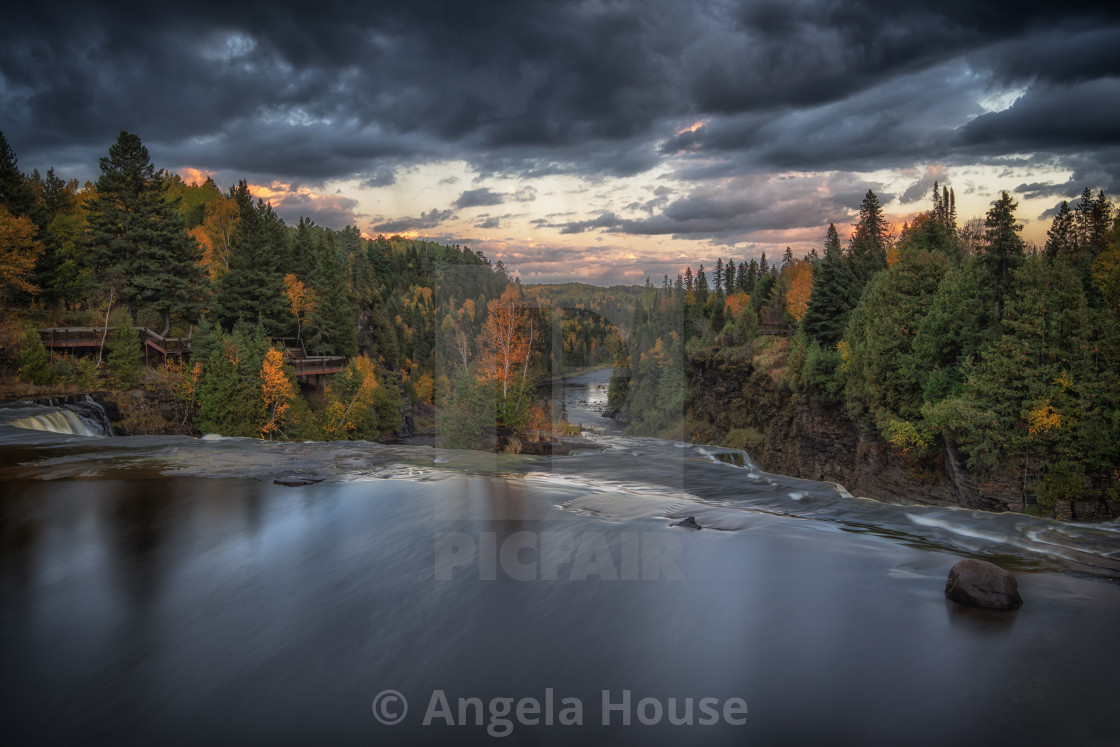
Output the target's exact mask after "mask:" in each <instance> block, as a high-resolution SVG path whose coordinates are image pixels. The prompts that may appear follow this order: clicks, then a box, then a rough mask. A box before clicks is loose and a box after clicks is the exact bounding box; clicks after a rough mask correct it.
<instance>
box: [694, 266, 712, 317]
mask: <svg viewBox="0 0 1120 747" xmlns="http://www.w3.org/2000/svg"><path fill="white" fill-rule="evenodd" d="M693 286H694V288H695V290H696V303H698V304H699V305H700V307H701V308H703V306H704V304H705V303H707V301H708V276H707V275H706V274H704V265H700V269H698V270H697V271H696V280H695V282H694V283H693Z"/></svg>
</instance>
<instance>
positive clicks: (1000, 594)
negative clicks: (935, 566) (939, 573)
mask: <svg viewBox="0 0 1120 747" xmlns="http://www.w3.org/2000/svg"><path fill="white" fill-rule="evenodd" d="M945 596H947V597H949V599H952V600H953V601H954V602H958V603H960V604H967V605H969V606H971V607H985V608H987V609H992V610H1013V609H1018V608H1019V607H1022V606H1023V598H1022V597H1020V596H1019V582H1018V581H1016V580H1015V577H1014V576H1012V575H1011V573H1010V572H1009V571H1005V570H1004V569H1002V568H1000V567H999V566H998V565H995V564H994V563H988V562H986V561H983V560H973V559H972V558H967V559H965V560H962V561H961V562H959V563H957V564H956V565H955V566H953V568H952V569H951V570H950V571H949V580H948V581H947V582H946V584H945Z"/></svg>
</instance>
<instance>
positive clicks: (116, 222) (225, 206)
mask: <svg viewBox="0 0 1120 747" xmlns="http://www.w3.org/2000/svg"><path fill="white" fill-rule="evenodd" d="M99 167H100V175H99V177H98V179H97V180H96V182H94V183H86V184H85V185H79V184H78V183H77V181H75V180H69V181H67V180H65V179H63V178H62V177H61V176H59V175H57V174H55V172H54V169H53V168H52V169H50V170H48V171H47V173H46V174H45V175H42V174H39V173H38V171H34V172H32V173H31V174H24V173H22V172H21V171H20V170H19V165H18V159H17V156H16V154H15V152H14V151H13V150H12V148H11V147H10V146H9V144H8V143H7V141H6V140H4V139H3V135H2V133H0V293H2V294H3V309H4V312H3V319H2V320H0V372H2V373H3V375H4V377H5V379H6V380H7V381H9V386H8V388H9V390H10V391H11V393H16V394H24V395H26V394H36V393H38V394H42V393H46V392H65V391H92V390H95V389H113V390H122V391H123V390H128V389H132V388H135V387H141V388H144V389H148V390H154V391H156V392H158V393H159V394H160V395H161V397H163V398H164V399H172V400H173V401H174V402H175V403H176V405H177V412H179V413H181V417H180V421H181V422H180V428H179V429H180V430H181V431H182V432H186V433H193V434H200V433H217V434H221V435H227V436H250V437H264V438H288V439H374V438H383V437H390V436H392V435H393V434H396V433H399V432H400V431H401V428H402V423H403V422H404V421H405V420H406V419H410V418H413V417H415V418H416V419H417V420H418V422H419V425H420V426H429V427H430V426H431V425H432V421H433V419H434V418H435V416H436V413H437V412H438V413H440V417H441V423H440V426H441V427H440V433H441V436H442V437H443V439H444V442H445V443H446V445H449V446H470V445H479V444H482V443H483V442H484V441H485V435H486V430H487V429H488V428H490V429H492V428H494V427H505V428H508V429H511V430H513V431H517V430H523V429H525V428H527V427H529V426H530V425H533V426H535V427H553V426H555V425H558V424H557V423H554V422H553V420H554V418H553V417H552V414H551V413H546V412H544V411H543V410H542V409H541V408H540V407H539V406H537V404H536V402H535V398H534V397H533V388H534V386H535V385H536V384H537V383H538V382H540V381H542V380H544V379H547V378H549V377H550V376H552V375H555V374H556V373H559V372H563V371H564V370H566V369H568V368H572V367H583V366H590V365H603V364H609V363H610V362H611V361H612V360H613V359H614V358H616V357H617V349H618V347H619V344H620V338H619V334H618V332H617V330H616V329H615V328H614V327H613V326H612V325H610V324H609V323H606V322H604V321H603V319H602V317H601V316H599V315H597V314H595V313H592V311H591V307H590V306H588V305H587V303H591V301H592V299H591V297H590V296H587V295H586V294H584V296H580V297H579V298H576V296H571V295H570V294H569V296H564V297H560V298H557V299H553V298H551V297H549V296H548V293H547V292H544V291H542V292H539V293H537V294H536V295H533V296H530V295H529V294H526V293H524V292H523V291H522V289H521V287H520V284H519V283H517V282H515V281H512V280H511V279H510V277H509V274H508V272H507V271H506V268H505V267H504V266H503V265H502V263H501V262H497V263H492V262H491V261H490V260H489V259H488V258H487V257H486V256H485V255H483V254H482V253H481V252H476V251H472V250H471V249H469V248H467V247H461V246H457V245H450V246H449V245H441V244H437V243H434V242H430V241H424V240H412V239H406V238H402V237H400V236H391V237H385V236H377V237H374V238H363V237H362V235H361V233H360V232H359V231H358V229H357V228H354V227H352V226H347V227H346V228H343V229H341V230H332V229H329V228H325V227H322V226H318V225H316V224H315V223H313V222H312V221H310V220H307V219H303V218H301V219H300V220H299V221H298V223H297V224H296V225H293V226H289V225H285V223H284V221H283V220H282V219H281V218H280V217H279V216H278V215H277V214H276V213H275V212H274V211H273V209H272V206H271V205H269V204H268V203H267V202H265V201H264V200H262V199H259V198H257V199H254V198H253V195H252V194H251V191H250V187H249V185H248V183H247V182H246V181H244V180H242V181H240V182H239V183H238V184H236V185H233V186H231V187H230V188H229V189H228V190H227V191H224V192H223V191H222V190H221V189H220V188H219V187H218V186H217V185H216V184H215V183H214V182H213V181H212V180H210V179H206V180H205V181H203V182H201V183H198V184H189V183H186V182H185V181H184V180H183V179H181V178H180V177H179V176H178V175H176V174H173V173H169V172H167V171H164V170H158V169H156V167H155V166H154V165H153V164H152V163H151V161H150V158H149V154H148V151H147V149H146V148H145V147H144V145H143V143H142V142H141V140H140V138H139V137H138V136H136V135H134V134H132V133H128V132H121V133H120V135H119V136H118V138H117V140H116V142H114V143H113V144H112V145H111V146H110V147H109V149H108V153H107V155H106V156H105V157H103V158H101V160H100V162H99ZM577 295H579V294H577ZM585 302H586V303H585ZM52 327H67V328H69V327H89V328H102V329H105V330H106V332H105V334H104V340H103V345H101V346H99V347H97V348H96V349H93V350H79V349H74V350H71V351H58V350H48V349H46V348H45V347H44V345H43V342H42V339H41V335H40V333H39V332H38V330H39V329H44V328H52ZM142 328H147V329H150V330H152V331H154V332H156V333H157V334H158V335H161V336H164V337H173V338H176V339H183V338H185V339H187V340H189V354H187V355H183V356H166V360H161V365H158V366H154V367H146V366H144V365H143V364H142V360H143V359H144V358H145V357H146V354H147V352H148V351H146V350H143V349H142V344H141V337H140V334H139V330H141V329H142ZM293 355H296V356H301V357H302V356H320V355H329V356H345V357H346V365H345V367H344V368H343V370H342V371H340V372H339V373H337V374H335V375H333V376H332V377H330V379H329V381H326V382H319V383H320V384H322V385H321V386H315V385H314V384H315V383H316V382H307V381H299V380H298V379H297V377H296V375H295V373H294V371H293V369H292V366H291V365H290V364H291V360H292V356H293ZM17 379H18V381H19V382H20V383H21V385H22V388H19V387H18V386H17V387H16V388H14V389H13V388H12V384H13V383H14V381H15V380H17ZM125 399H127V398H125ZM132 425H133V429H134V430H138V431H142V430H144V429H146V428H147V429H150V428H153V427H156V426H154V425H153V424H152V423H133V424H132Z"/></svg>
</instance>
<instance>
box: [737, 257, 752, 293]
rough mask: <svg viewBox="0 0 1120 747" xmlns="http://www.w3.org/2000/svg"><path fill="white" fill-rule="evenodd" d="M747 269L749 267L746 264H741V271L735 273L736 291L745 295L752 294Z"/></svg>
mask: <svg viewBox="0 0 1120 747" xmlns="http://www.w3.org/2000/svg"><path fill="white" fill-rule="evenodd" d="M747 268H748V265H747V263H746V262H740V263H739V269H738V270H737V271H736V273H735V290H737V291H741V292H743V293H749V292H750V286H749V285H748V282H749V281H748V280H747Z"/></svg>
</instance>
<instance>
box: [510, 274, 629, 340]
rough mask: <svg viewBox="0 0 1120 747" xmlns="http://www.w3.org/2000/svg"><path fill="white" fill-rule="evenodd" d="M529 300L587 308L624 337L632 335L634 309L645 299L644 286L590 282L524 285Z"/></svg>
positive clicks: (564, 306)
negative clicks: (607, 321) (618, 330)
mask: <svg viewBox="0 0 1120 747" xmlns="http://www.w3.org/2000/svg"><path fill="white" fill-rule="evenodd" d="M522 290H523V291H524V292H525V296H526V297H527V298H530V299H533V300H535V301H537V302H538V303H540V304H541V305H542V306H552V307H554V308H563V309H584V310H587V311H590V312H593V313H595V314H598V315H600V316H603V317H605V318H607V319H608V320H609V321H611V322H613V323H614V324H615V325H616V326H618V327H619V328H620V329H621V330H622V332H623V334H627V333H629V330H630V324H631V320H632V319H633V316H634V307H635V305H636V304H637V301H638V299H640V298H641V297H642V290H643V286H641V285H611V286H607V287H603V286H601V285H591V284H589V283H555V284H541V285H522Z"/></svg>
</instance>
